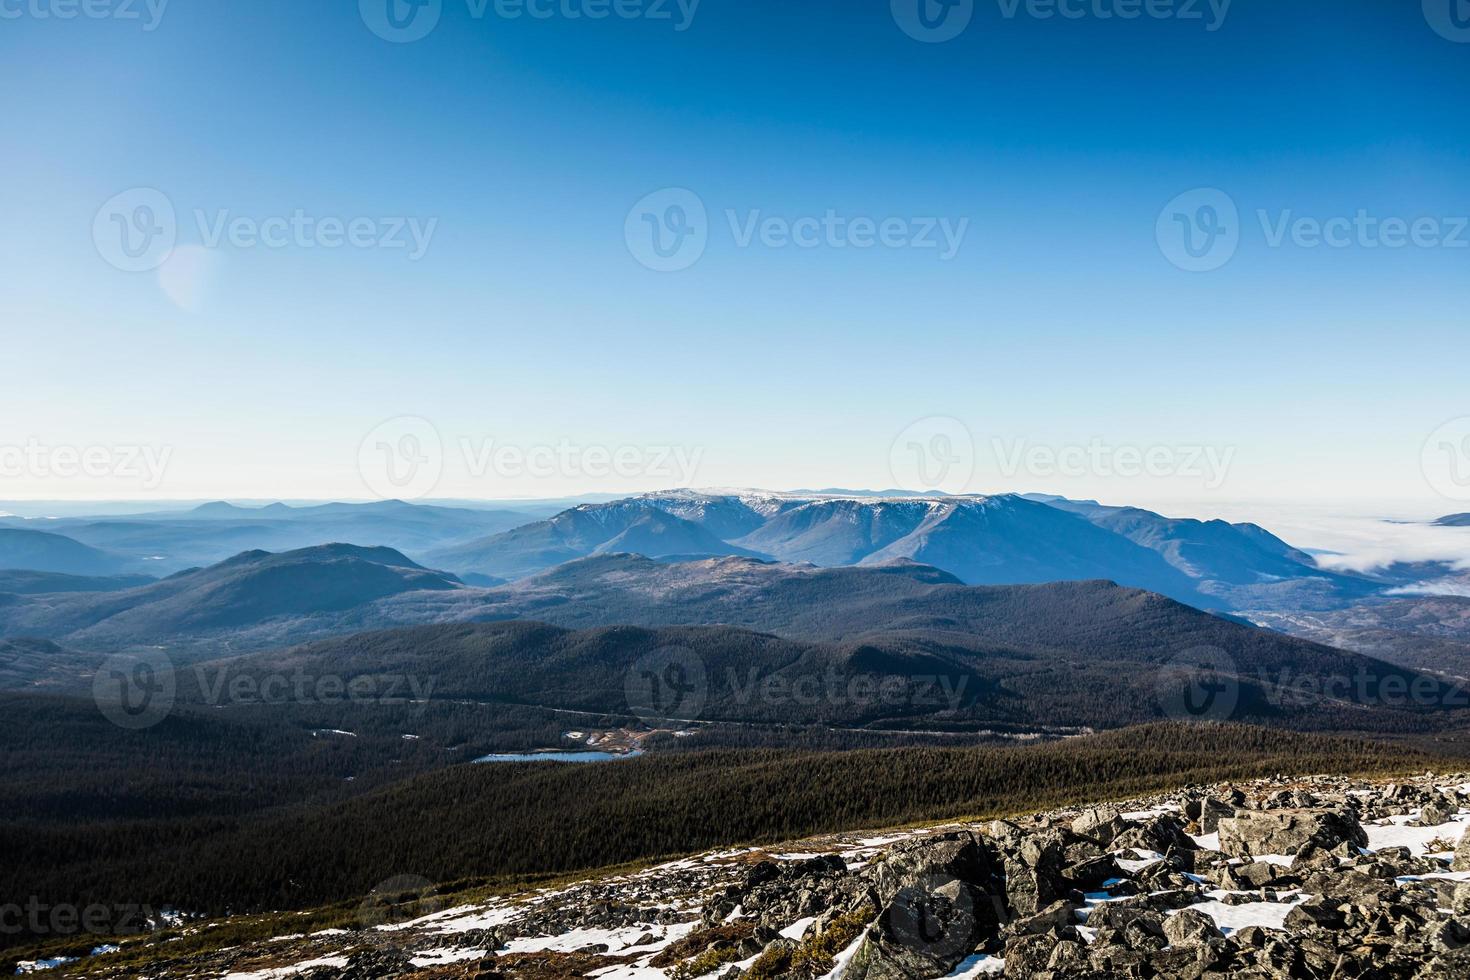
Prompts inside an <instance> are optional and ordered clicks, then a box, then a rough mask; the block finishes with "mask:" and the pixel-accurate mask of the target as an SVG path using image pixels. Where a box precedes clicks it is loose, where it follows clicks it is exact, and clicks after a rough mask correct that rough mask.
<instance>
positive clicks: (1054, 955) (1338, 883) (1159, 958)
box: [89, 775, 1470, 980]
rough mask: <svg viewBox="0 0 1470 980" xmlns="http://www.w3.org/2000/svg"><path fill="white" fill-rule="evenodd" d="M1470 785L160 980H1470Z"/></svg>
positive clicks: (722, 884)
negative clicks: (998, 979)
mask: <svg viewBox="0 0 1470 980" xmlns="http://www.w3.org/2000/svg"><path fill="white" fill-rule="evenodd" d="M1467 779H1470V777H1466V776H1464V775H1455V776H1444V775H1440V776H1431V775H1425V776H1422V777H1418V778H1415V779H1412V780H1408V781H1401V782H1398V783H1393V784H1381V783H1365V782H1358V781H1353V780H1348V779H1342V778H1337V777H1326V776H1322V777H1311V778H1305V779H1290V780H1287V779H1277V780H1267V781H1260V782H1253V783H1246V784H1238V785H1233V786H1226V785H1222V786H1208V787H1206V786H1200V787H1189V788H1186V789H1182V790H1179V791H1176V792H1173V793H1169V794H1165V795H1162V796H1159V797H1156V798H1150V799H1142V800H1132V801H1127V802H1124V803H1119V804H1116V805H1104V806H1095V807H1089V808H1085V809H1069V810H1063V811H1056V812H1051V813H1045V814H1040V815H1036V816H1032V817H1028V818H1025V819H1018V820H1014V821H994V822H991V823H986V824H976V825H948V826H943V827H936V828H931V829H926V830H917V831H904V832H899V833H894V834H889V835H885V836H877V837H863V836H860V835H841V836H836V837H829V838H821V839H818V840H813V841H805V842H802V843H800V844H796V845H789V846H786V847H782V848H767V849H758V850H742V851H726V852H721V853H715V854H709V855H704V856H701V857H698V858H691V859H687V860H682V861H677V862H673V863H670V864H664V865H660V866H658V867H655V868H651V869H649V870H647V871H643V872H640V873H637V874H633V875H627V876H621V877H615V878H606V879H601V880H592V881H587V882H584V883H581V884H577V885H574V886H572V887H570V888H566V889H562V890H556V891H541V892H534V893H531V894H527V895H520V896H516V897H513V898H507V899H498V900H495V901H492V902H489V903H487V904H484V905H478V904H470V905H459V906H456V907H452V908H448V907H438V906H436V904H435V901H436V900H435V899H434V898H433V897H432V895H431V893H429V892H428V890H427V889H425V890H422V891H420V892H418V893H414V894H405V888H404V885H403V883H401V882H400V883H397V884H394V885H392V886H391V887H390V888H388V889H387V890H385V891H383V892H382V893H381V894H380V895H378V897H377V898H374V899H369V901H368V902H366V903H364V907H363V908H364V912H363V921H362V923H361V926H360V928H358V929H355V930H330V931H328V932H325V933H317V934H315V935H309V936H285V937H281V938H280V939H277V940H274V941H272V942H269V943H264V944H259V945H258V947H257V948H253V949H235V950H227V951H221V952H219V953H217V954H210V955H204V956H198V955H196V956H192V957H189V958H187V959H185V960H183V961H174V962H164V961H160V962H159V963H158V965H157V967H156V969H154V970H153V971H152V972H150V973H148V975H150V976H153V977H159V978H163V977H174V976H181V977H182V976H189V977H211V978H219V977H226V976H227V977H229V978H230V980H283V978H287V977H300V978H303V980H368V978H380V977H384V978H387V977H399V978H413V980H433V978H459V980H472V978H478V980H502V978H503V980H520V978H532V980H541V978H546V980H562V978H573V977H596V978H605V980H696V978H700V977H708V978H719V980H736V978H742V980H772V978H794V980H933V978H939V977H962V978H971V977H977V976H981V975H985V974H991V975H1003V976H1005V977H1017V978H1036V980H1043V978H1046V980H1050V978H1057V980H1061V978H1084V980H1085V978H1107V977H1171V978H1173V977H1179V978H1206V977H1308V978H1311V977H1320V978H1323V980H1326V978H1330V977H1336V978H1349V977H1364V978H1374V977H1385V978H1389V977H1393V978H1397V977H1403V978H1409V977H1419V978H1446V980H1448V978H1462V980H1463V978H1467V977H1470V835H1466V833H1465V831H1466V827H1467V824H1470V781H1467ZM407 891H412V890H411V889H408V890H407ZM389 893H392V895H391V897H388V896H389ZM420 913H422V914H420ZM405 917H406V920H405V921H399V920H404V919H405ZM104 962H105V957H96V958H93V959H92V960H90V961H89V967H90V969H91V970H92V971H96V970H97V968H98V967H100V966H103V964H104ZM91 975H97V974H96V972H93V973H92V974H91Z"/></svg>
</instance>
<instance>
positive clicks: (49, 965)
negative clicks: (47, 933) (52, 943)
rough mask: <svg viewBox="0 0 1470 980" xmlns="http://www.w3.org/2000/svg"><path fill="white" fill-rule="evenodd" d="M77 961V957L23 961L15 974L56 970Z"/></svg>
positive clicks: (18, 965)
mask: <svg viewBox="0 0 1470 980" xmlns="http://www.w3.org/2000/svg"><path fill="white" fill-rule="evenodd" d="M76 961H77V958H76V957H75V956H58V957H56V958H55V959H50V960H21V961H20V963H18V964H16V967H15V972H16V973H18V974H19V973H36V972H38V971H40V970H54V969H56V968H57V967H58V966H65V965H66V964H68V963H75V962H76Z"/></svg>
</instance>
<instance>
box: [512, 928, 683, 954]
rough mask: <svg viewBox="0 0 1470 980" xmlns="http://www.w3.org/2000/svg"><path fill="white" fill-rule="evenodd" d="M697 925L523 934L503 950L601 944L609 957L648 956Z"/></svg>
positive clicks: (563, 950) (567, 950)
mask: <svg viewBox="0 0 1470 980" xmlns="http://www.w3.org/2000/svg"><path fill="white" fill-rule="evenodd" d="M698 925H699V923H698V922H681V923H679V924H677V925H672V926H666V927H659V926H656V925H650V924H648V923H641V924H639V925H634V926H624V927H622V928H619V929H573V930H572V931H571V932H564V933H562V934H561V935H560V936H523V937H521V938H520V939H515V940H512V941H511V942H510V944H509V945H508V946H507V947H506V952H511V953H540V952H544V951H547V950H550V951H552V952H557V953H571V952H575V951H576V950H579V949H581V948H583V947H584V946H595V945H602V946H606V947H607V951H608V954H609V955H611V956H618V955H620V954H623V953H627V952H639V953H648V954H649V955H650V956H652V955H653V954H654V953H657V952H658V951H659V950H661V949H663V948H664V947H665V946H667V945H669V944H670V943H672V942H674V941H676V940H679V939H683V938H684V937H685V936H687V935H688V934H689V933H691V932H693V931H694V928H695V927H696V926H698ZM661 928H662V932H663V938H661V939H659V940H658V941H657V942H653V943H649V944H648V945H646V946H637V947H634V946H633V944H634V943H636V942H637V941H638V940H639V939H641V938H642V937H643V935H644V934H645V933H648V932H653V933H654V934H655V935H657V934H658V932H659V931H660V929H661Z"/></svg>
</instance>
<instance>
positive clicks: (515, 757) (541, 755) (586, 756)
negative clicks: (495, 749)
mask: <svg viewBox="0 0 1470 980" xmlns="http://www.w3.org/2000/svg"><path fill="white" fill-rule="evenodd" d="M642 754H643V753H642V752H625V753H623V754H621V755H614V754H613V753H611V752H508V753H505V754H498V755H487V756H482V757H481V758H478V759H476V760H475V761H476V762H616V761H617V760H619V759H632V758H635V757H637V756H640V755H642Z"/></svg>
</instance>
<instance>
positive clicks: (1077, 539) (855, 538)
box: [424, 491, 1379, 609]
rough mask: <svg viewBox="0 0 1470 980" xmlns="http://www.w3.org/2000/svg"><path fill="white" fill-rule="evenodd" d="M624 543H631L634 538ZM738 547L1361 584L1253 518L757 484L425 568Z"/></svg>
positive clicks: (1158, 576) (800, 554)
mask: <svg viewBox="0 0 1470 980" xmlns="http://www.w3.org/2000/svg"><path fill="white" fill-rule="evenodd" d="M634 545H636V547H635V546H634ZM616 552H637V553H639V554H643V555H646V556H648V557H651V558H674V557H691V556H697V555H703V556H712V555H722V556H727V555H744V556H750V557H760V558H765V559H768V560H773V561H782V562H809V563H812V564H815V565H820V566H827V567H832V566H844V565H881V564H884V563H887V562H889V561H892V560H895V559H907V560H910V561H916V562H920V563H923V564H928V565H933V566H936V567H938V568H942V569H944V570H945V571H948V572H950V573H952V574H954V575H955V576H956V577H957V578H959V579H960V580H962V581H964V582H966V583H969V584H973V585H984V584H1020V583H1033V582H1051V581H1062V580H1085V579H1110V580H1113V581H1116V582H1118V583H1120V584H1123V585H1131V586H1135V587H1137V588H1143V589H1149V590H1151V591H1154V592H1159V593H1161V594H1164V595H1168V596H1172V597H1173V598H1176V599H1179V600H1180V601H1183V602H1188V603H1191V604H1193V605H1197V606H1201V607H1206V608H1227V609H1228V608H1242V607H1246V606H1251V605H1257V604H1261V603H1267V604H1271V603H1275V602H1279V601H1283V600H1282V598H1281V597H1282V596H1283V594H1289V595H1290V596H1291V598H1292V599H1293V600H1298V601H1300V600H1301V599H1302V598H1303V597H1314V598H1313V599H1312V600H1311V601H1319V602H1328V603H1331V602H1338V601H1341V600H1343V599H1345V598H1350V597H1356V596H1360V595H1366V594H1370V593H1371V592H1373V591H1375V590H1376V589H1377V588H1378V587H1379V586H1378V585H1377V584H1376V583H1374V582H1372V581H1370V580H1367V579H1362V578H1356V577H1353V576H1346V575H1339V574H1334V573H1331V572H1328V571H1325V570H1323V569H1321V568H1319V567H1318V566H1317V565H1316V563H1315V562H1314V561H1313V560H1312V558H1311V556H1309V555H1307V554H1305V553H1303V552H1301V551H1299V550H1297V549H1295V548H1292V547H1291V546H1290V545H1288V544H1287V543H1286V542H1284V541H1282V540H1280V539H1279V538H1277V537H1275V536H1274V535H1272V534H1270V533H1269V532H1268V531H1266V530H1264V529H1263V528H1261V527H1259V526H1257V525H1254V524H1230V523H1226V522H1224V521H1196V520H1181V519H1171V518H1166V517H1162V516H1160V515H1158V514H1155V513H1152V512H1150V511H1146V510H1141V509H1138V508H1125V507H1105V506H1103V505H1100V504H1097V503H1095V502H1091V501H1068V500H1064V499H1062V498H1057V497H1044V496H1020V495H1014V494H1004V495H998V496H990V497H912V496H909V497H873V496H859V495H851V494H836V495H831V496H827V495H798V494H772V493H759V492H718V493H701V492H692V491H672V492H666V493H656V494H646V495H643V496H639V497H632V498H628V499H625V500H620V501H614V502H611V503H606V504H594V505H586V506H582V507H578V508H575V509H572V510H568V511H566V512H564V513H562V514H559V515H557V516H556V517H553V518H551V519H549V520H545V521H539V522H536V523H533V524H529V525H526V526H524V527H520V528H516V529H514V530H512V531H508V532H505V533H501V534H495V535H490V536H487V537H485V538H483V539H480V540H476V541H473V542H470V543H468V544H461V545H457V546H455V547H452V548H447V549H442V550H439V551H434V552H430V553H429V554H428V555H426V556H424V561H425V563H426V564H429V565H432V566H435V567H443V568H448V569H451V570H453V571H455V572H457V573H461V574H465V573H478V574H482V575H489V576H495V577H500V578H506V579H518V578H524V577H527V576H530V575H533V574H535V573H537V572H541V571H545V570H547V569H549V568H552V567H554V566H556V565H559V564H562V563H563V562H566V561H569V560H571V559H573V558H583V557H589V556H593V555H599V554H608V553H616Z"/></svg>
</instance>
